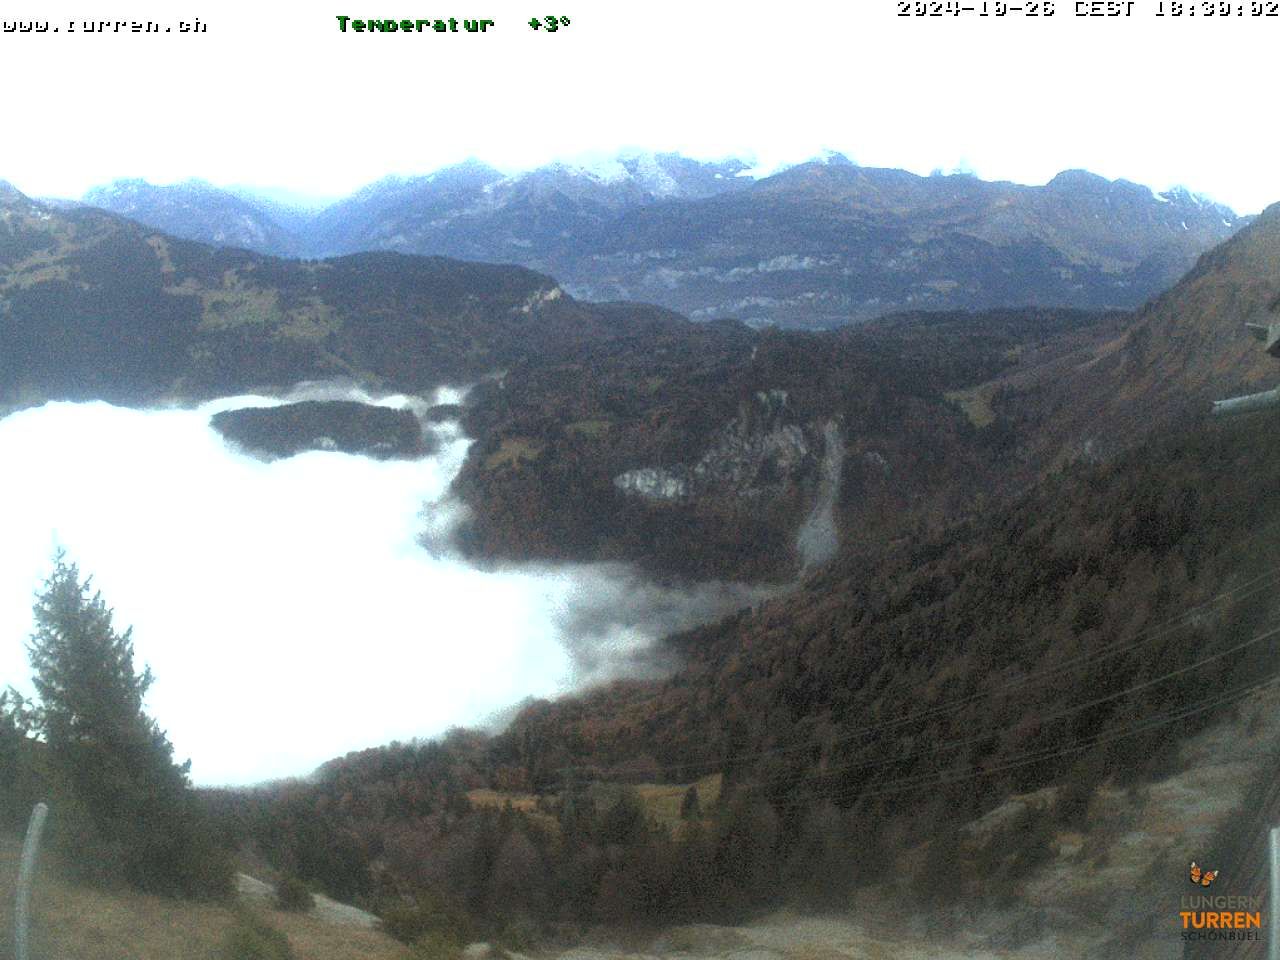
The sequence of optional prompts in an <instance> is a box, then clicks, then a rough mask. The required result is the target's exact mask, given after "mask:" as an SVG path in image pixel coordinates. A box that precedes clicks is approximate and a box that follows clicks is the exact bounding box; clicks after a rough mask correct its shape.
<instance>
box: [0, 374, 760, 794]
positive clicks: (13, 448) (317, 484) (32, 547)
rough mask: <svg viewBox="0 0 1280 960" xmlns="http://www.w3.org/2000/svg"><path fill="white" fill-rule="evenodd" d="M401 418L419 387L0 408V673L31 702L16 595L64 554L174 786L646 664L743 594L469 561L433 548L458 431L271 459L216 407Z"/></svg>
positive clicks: (248, 778) (453, 518)
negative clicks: (229, 433) (120, 648)
mask: <svg viewBox="0 0 1280 960" xmlns="http://www.w3.org/2000/svg"><path fill="white" fill-rule="evenodd" d="M339 397H344V398H347V399H354V400H362V401H364V402H368V403H378V404H382V405H386V406H391V407H409V408H411V409H414V410H415V412H418V413H421V412H422V411H423V410H425V409H426V408H427V407H429V406H430V405H431V404H432V403H453V402H457V401H458V400H459V399H460V398H461V391H458V390H451V389H441V390H440V391H438V392H437V394H436V396H435V397H433V398H430V399H424V398H414V397H406V396H386V397H379V398H373V397H370V396H369V395H367V394H365V393H363V392H361V391H360V390H357V389H354V388H351V387H345V386H336V385H321V384H312V385H303V386H301V387H299V388H297V389H295V390H294V391H293V392H292V393H290V394H288V395H287V396H284V397H266V396H242V397H232V398H224V399H220V400H217V401H214V402H211V403H207V404H204V405H203V406H200V407H198V408H195V409H157V410H131V409H125V408H120V407H114V406H110V405H108V404H105V403H74V404H73V403H50V404H46V405H45V406H43V407H39V408H34V409H29V410H24V411H20V412H18V413H13V414H10V415H9V416H7V417H4V418H3V419H0V463H3V464H4V473H5V482H4V494H3V496H2V497H0V531H2V535H0V686H3V685H4V684H12V685H14V686H15V687H17V688H18V689H19V690H21V691H23V692H25V693H30V692H31V691H32V689H33V688H32V686H31V683H30V667H29V664H28V662H27V656H26V642H27V640H28V638H29V637H30V634H31V630H32V617H31V605H32V600H33V598H34V596H35V594H36V592H37V591H38V589H39V587H40V585H41V583H42V582H43V580H44V578H45V577H47V576H48V574H49V571H50V569H51V566H52V557H53V555H54V552H55V550H57V549H59V548H63V549H65V550H66V552H67V558H68V560H70V561H72V562H74V563H76V564H78V565H79V567H80V570H81V573H82V574H86V575H92V577H93V585H94V587H95V588H96V589H98V590H100V591H101V592H102V596H103V599H104V600H105V601H106V603H107V604H108V606H110V607H112V608H113V609H114V611H115V623H116V627H117V629H119V630H123V629H124V628H126V627H129V626H132V627H133V641H134V651H135V665H136V667H137V668H138V669H139V670H141V668H142V666H143V665H144V664H149V665H150V666H151V668H152V670H153V672H154V674H155V678H156V679H155V683H154V685H153V686H152V688H151V692H150V694H149V696H148V699H147V709H148V711H149V712H150V713H151V715H152V716H154V717H155V718H156V719H157V720H158V721H159V723H160V725H161V726H162V727H163V728H164V729H165V730H167V731H168V734H169V737H170V739H171V740H172V741H173V743H174V746H175V751H176V756H177V758H178V759H179V760H183V759H186V758H190V759H191V761H192V767H191V773H192V778H193V780H194V781H195V782H196V783H197V784H203V785H212V784H246V783H253V782H258V781H261V780H264V779H270V778H276V777H282V776H295V775H305V774H307V773H309V772H310V771H311V770H313V769H314V768H315V767H316V766H317V765H318V764H320V763H322V762H324V761H325V760H328V759H331V758H333V757H335V756H341V755H342V754H344V753H346V752H348V751H350V750H355V749H360V748H364V747H369V746H376V745H378V744H383V743H387V742H389V741H391V740H393V739H399V740H406V739H409V738H411V737H424V736H431V735H433V734H437V733H440V732H443V731H444V730H446V729H448V728H449V727H450V726H454V725H468V724H471V725H475V724H483V723H486V722H487V721H489V720H491V719H492V718H493V717H495V716H499V715H502V714H503V713H504V712H505V711H510V709H511V708H512V707H513V706H514V705H516V704H518V703H519V702H520V701H522V700H524V699H525V698H528V697H552V696H556V695H559V694H563V693H566V692H569V691H571V690H574V689H579V688H581V687H582V686H583V685H585V684H589V683H594V682H599V681H601V680H605V679H609V678H611V677H616V676H619V675H629V674H635V673H637V672H645V671H652V670H655V669H662V666H663V665H662V664H661V663H660V662H658V659H657V657H656V656H655V655H654V654H653V648H654V642H655V640H657V639H658V638H659V637H661V636H662V635H663V634H665V633H668V632H670V631H672V630H674V629H679V628H683V627H687V626H691V625H693V624H695V623H697V622H701V621H706V620H708V619H712V618H714V617H716V616H718V615H720V614H722V613H724V612H727V611H729V610H732V609H735V608H738V607H741V606H744V605H747V604H750V603H754V602H757V601H759V600H760V599H762V598H763V597H765V596H766V595H767V593H768V591H767V590H765V589H764V588H755V587H747V586H744V585H736V584H707V585H705V586H703V587H700V588H698V589H696V590H692V591H675V590H670V589H664V588H659V587H657V586H654V585H652V584H650V583H648V582H647V581H645V580H643V579H642V578H641V577H639V576H638V575H637V574H635V573H634V572H633V571H631V570H629V569H627V568H623V567H620V566H601V565H576V566H555V567H549V566H544V567H522V568H509V569H498V570H480V569H477V568H475V567H473V566H470V565H469V564H467V563H466V562H465V561H464V560H462V559H461V558H460V557H459V556H458V555H457V554H456V552H454V551H453V549H452V548H451V547H450V536H449V535H450V531H451V530H452V528H453V527H454V525H456V523H457V522H458V521H459V520H460V518H461V516H462V510H463V508H462V507H461V506H460V505H459V504H457V503H456V502H454V501H452V500H451V498H450V496H449V493H448V491H449V485H450V483H451V482H452V480H453V478H454V477H455V476H456V474H457V473H458V470H459V469H460V468H461V466H462V463H463V460H464V458H465V457H466V452H467V447H468V445H469V442H470V441H469V440H468V439H467V438H466V437H464V436H463V435H462V433H461V431H460V428H459V427H458V425H457V424H454V423H444V424H433V425H431V426H429V427H426V428H425V429H428V430H431V431H433V432H435V433H436V434H437V438H438V439H439V441H440V444H439V449H438V452H437V453H436V454H434V455H432V456H430V457H427V458H424V459H421V460H413V461H403V460H400V461H396V460H393V461H375V460H371V459H367V458H364V457H360V456H350V455H346V454H342V453H333V452H314V453H306V454H302V455H300V456H295V457H291V458H288V459H283V460H277V461H274V462H264V461H262V460H259V459H255V458H253V457H251V456H249V455H247V454H245V453H243V452H241V451H239V450H237V449H235V448H233V447H232V446H230V445H228V444H227V443H226V442H225V441H224V440H223V439H222V438H221V437H220V436H219V435H218V434H217V433H216V432H215V431H214V430H213V429H212V428H211V427H210V426H209V418H210V417H211V416H212V415H213V414H214V413H217V412H218V411H221V410H227V409H233V408H238V407H249V406H272V405H276V404H280V403H283V402H287V401H292V400H300V399H317V398H323V399H336V398H339Z"/></svg>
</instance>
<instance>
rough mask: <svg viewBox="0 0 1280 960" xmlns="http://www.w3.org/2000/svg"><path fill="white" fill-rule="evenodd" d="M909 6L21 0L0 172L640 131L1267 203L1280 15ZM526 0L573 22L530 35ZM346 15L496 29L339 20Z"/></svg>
mask: <svg viewBox="0 0 1280 960" xmlns="http://www.w3.org/2000/svg"><path fill="white" fill-rule="evenodd" d="M970 2H971V3H972V4H973V5H975V6H979V7H980V6H981V0H970ZM899 6H900V4H899V3H898V2H896V0H858V2H856V3H842V4H835V3H830V2H826V0H824V2H809V0H792V2H789V3H786V4H769V5H764V4H753V3H743V2H735V3H727V2H714V0H702V2H698V3H691V2H688V0H681V2H678V3H671V2H664V0H656V2H645V3H612V4H604V3H599V2H592V3H589V4H583V3H580V2H578V0H524V2H512V0H473V2H454V3H422V2H418V0H378V2H377V3H368V2H365V3H361V4H353V5H350V6H346V5H344V4H342V3H338V4H320V5H317V4H316V3H314V2H310V0H309V2H305V3H304V2H294V0H289V2H283V3H279V2H277V3H252V4H251V3H245V2H220V3H218V4H213V3H208V2H200V0H197V2H195V3H184V4H173V3H170V2H167V0H166V2H162V3H157V2H153V0H122V2H121V3H117V4H115V5H114V6H113V7H112V10H111V14H113V15H116V16H122V17H125V16H127V17H129V18H131V19H137V20H145V19H147V18H150V19H153V20H155V21H159V22H162V23H163V24H164V25H167V26H174V27H175V28H176V26H177V21H178V18H179V16H180V15H185V16H186V17H187V18H188V20H189V21H190V20H192V19H194V17H196V16H199V17H201V18H203V19H204V20H205V21H206V22H207V24H208V32H207V33H202V34H180V33H177V32H176V30H175V32H174V33H172V34H152V35H146V34H141V35H131V34H105V35H104V34H94V35H87V34H84V33H83V32H82V30H83V23H82V21H83V19H84V18H86V17H90V18H95V19H96V18H98V17H101V16H103V15H104V13H103V11H104V10H105V9H106V8H104V7H103V5H102V4H100V3H94V4H88V3H83V2H65V0H54V2H49V0H41V2H39V3H37V2H35V0H17V2H16V3H10V4H6V5H5V11H4V14H3V17H4V18H5V24H6V26H8V25H12V24H13V22H14V21H15V20H23V19H26V20H32V19H36V18H39V19H40V20H41V21H44V20H47V21H49V22H50V24H51V26H54V27H59V29H60V32H59V33H57V34H54V33H52V32H50V33H47V34H34V33H28V34H22V33H0V88H3V89H4V90H5V97H4V100H5V104H4V119H3V123H2V124H0V178H4V179H8V180H11V181H12V182H13V183H14V184H15V185H16V186H18V187H19V188H20V189H22V190H24V191H26V192H28V193H32V194H36V195H60V196H76V195H79V194H80V193H81V192H82V191H83V190H84V189H86V188H87V187H89V186H91V185H93V184H96V183H100V182H103V181H106V180H109V179H112V178H114V177H120V176H138V177H143V178H146V179H148V180H151V181H153V182H173V181H177V180H181V179H185V178H188V177H201V178H204V179H208V180H210V181H212V182H214V183H218V184H234V183H241V184H252V185H258V186H270V187H288V188H291V189H294V190H298V191H302V192H304V193H311V194H323V195H341V194H344V193H346V192H349V191H351V190H353V189H355V188H358V187H360V186H361V185H363V184H365V183H368V182H370V181H372V180H375V179H377V178H379V177H381V176H384V175H386V174H388V173H393V172H394V173H416V172H426V171H429V170H431V169H434V168H437V167H439V166H441V165H444V164H446V163H450V162H453V161H457V160H460V159H463V158H465V157H467V156H473V155H474V156H478V157H480V158H482V159H485V160H488V161H490V162H492V163H494V164H495V165H497V166H500V167H504V168H520V167H527V166H532V165H536V164H539V163H542V162H546V161H548V160H551V159H554V158H562V157H572V156H575V155H579V154H582V153H584V152H588V151H597V152H610V151H613V150H616V149H618V148H624V147H639V148H650V149H660V150H680V151H682V152H684V153H686V154H689V155H692V156H697V157H706V158H710V157H717V156H724V155H727V154H735V153H736V154H754V155H755V156H756V157H757V158H759V159H760V160H762V161H763V162H765V163H770V164H771V163H776V162H779V161H788V160H799V159H803V158H804V157H805V156H808V155H811V154H813V153H815V152H816V151H818V150H820V149H822V148H834V149H839V150H842V151H844V152H846V153H847V154H849V156H851V157H852V158H853V159H854V160H856V161H857V162H859V163H862V164H866V165H877V166H895V167H904V168H906V169H909V170H913V171H916V172H919V173H927V172H929V171H930V170H932V169H934V168H938V167H941V168H943V169H946V170H951V169H954V168H957V167H960V168H967V169H971V170H972V171H974V172H975V173H977V174H978V175H979V176H981V177H984V178H988V179H1010V180H1015V181H1018V182H1024V183H1043V182H1045V181H1046V180H1048V179H1049V178H1050V177H1052V176H1053V174H1054V173H1056V172H1057V171H1059V170H1062V169H1065V168H1071V167H1084V168H1088V169H1090V170H1093V171H1095V172H1097V173H1101V174H1103V175H1105V176H1107V177H1111V178H1115V177H1125V178H1128V179H1131V180H1135V181H1138V182H1140V183H1146V184H1148V185H1151V186H1153V187H1156V188H1158V189H1164V188H1166V187H1168V186H1170V185H1173V184H1176V183H1180V184H1185V185H1186V186H1189V187H1190V188H1191V189H1193V190H1195V191H1198V192H1201V193H1205V194H1207V195H1209V196H1211V197H1213V198H1214V199H1216V200H1219V201H1221V202H1224V203H1227V204H1229V205H1231V206H1232V207H1234V208H1236V209H1237V211H1239V212H1255V211H1257V210H1259V209H1261V208H1262V207H1264V206H1265V205H1267V204H1268V203H1270V202H1272V201H1274V200H1277V199H1280V163H1277V150H1276V147H1277V140H1278V135H1277V131H1276V125H1275V123H1274V120H1273V118H1272V116H1271V112H1270V109H1269V103H1270V97H1271V95H1270V93H1269V91H1270V90H1271V89H1272V88H1273V86H1274V71H1273V69H1271V68H1269V67H1268V64H1269V63H1273V62H1274V53H1275V50H1276V48H1277V42H1278V41H1280V18H1276V17H1272V18H1253V17H1249V16H1244V17H1240V16H1232V17H1225V18H1224V17H1205V16H1203V12H1201V14H1200V15H1198V16H1196V17H1183V18H1180V19H1178V18H1171V17H1167V16H1166V17H1163V18H1162V17H1158V16H1157V15H1156V10H1157V2H1156V0H1149V2H1135V3H1134V4H1133V5H1132V15H1131V16H1129V17H1127V18H1126V17H1121V18H1115V19H1092V18H1079V17H1076V16H1074V15H1073V10H1074V9H1075V6H1076V5H1075V4H1074V3H1063V2H1058V3H1057V4H1056V15H1055V16H1053V17H1050V18H1029V17H1026V16H1024V15H1017V14H1012V13H1011V14H1009V15H1008V16H1005V17H994V16H993V17H987V18H981V17H978V16H976V15H974V14H965V15H962V16H944V17H939V18H918V17H900V16H898V15H897V11H898V9H899ZM947 6H950V4H948V5H947ZM995 6H996V4H995V3H994V0H992V2H990V4H989V9H994V8H995ZM1168 6H1169V4H1168V2H1166V4H1165V7H1166V8H1168ZM1199 6H1200V5H1198V4H1197V7H1199ZM1249 6H1250V4H1249V2H1248V0H1245V3H1244V10H1245V12H1246V13H1247V12H1248V11H1249ZM1235 9H1236V7H1234V6H1233V7H1232V10H1233V11H1234V10H1235ZM535 13H536V14H539V15H544V14H556V15H564V16H567V17H569V18H570V20H571V24H570V26H569V27H568V28H565V29H562V30H560V31H559V32H557V33H555V34H554V35H552V34H548V33H546V32H545V31H537V32H535V31H533V30H532V29H530V27H529V26H528V25H527V22H526V21H527V20H528V18H529V17H530V16H531V15H532V14H535ZM338 14H345V15H348V16H352V17H362V18H363V17H371V16H384V17H410V18H420V17H421V18H427V17H432V16H440V17H448V16H454V17H458V18H464V17H472V18H481V17H485V18H491V19H493V20H494V21H495V25H494V27H492V28H490V29H489V30H488V31H487V32H486V33H485V34H484V35H480V34H467V33H465V32H461V31H460V32H458V33H456V34H449V33H446V34H437V33H432V32H428V33H423V34H410V35H404V34H369V33H363V34H358V33H355V32H354V31H351V30H350V29H349V30H348V32H347V33H345V34H344V33H340V32H339V30H338V22H337V15H338ZM69 21H75V22H76V30H77V32H76V33H75V34H70V33H68V32H67V31H68V22H69Z"/></svg>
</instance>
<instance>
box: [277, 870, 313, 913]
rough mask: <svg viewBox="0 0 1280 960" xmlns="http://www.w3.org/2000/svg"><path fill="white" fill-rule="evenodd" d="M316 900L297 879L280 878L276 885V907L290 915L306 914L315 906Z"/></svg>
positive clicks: (290, 877)
mask: <svg viewBox="0 0 1280 960" xmlns="http://www.w3.org/2000/svg"><path fill="white" fill-rule="evenodd" d="M315 903H316V898H315V897H313V896H312V895H311V891H310V890H308V889H307V885H306V884H305V883H303V882H302V881H301V880H299V879H298V878H297V877H292V876H289V877H282V878H281V879H280V882H279V883H277V884H276V907H277V908H279V909H281V910H288V911H289V912H291V913H306V912H307V911H309V910H310V909H311V908H312V907H313V906H315Z"/></svg>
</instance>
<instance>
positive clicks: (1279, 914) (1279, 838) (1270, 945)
mask: <svg viewBox="0 0 1280 960" xmlns="http://www.w3.org/2000/svg"><path fill="white" fill-rule="evenodd" d="M1270 840H1271V844H1270V846H1271V851H1270V853H1271V917H1270V920H1271V931H1270V936H1268V938H1267V940H1268V942H1267V957H1268V960H1280V827H1272V828H1271V833H1270ZM19 960H21V958H19Z"/></svg>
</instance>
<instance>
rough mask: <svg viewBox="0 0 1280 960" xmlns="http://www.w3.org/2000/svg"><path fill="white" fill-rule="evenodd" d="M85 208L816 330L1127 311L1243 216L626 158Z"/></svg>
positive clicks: (1121, 199)
mask: <svg viewBox="0 0 1280 960" xmlns="http://www.w3.org/2000/svg"><path fill="white" fill-rule="evenodd" d="M85 202H86V203H89V204H91V205H94V206H99V207H102V208H104V209H108V210H110V211H112V212H115V213H119V214H121V215H124V216H127V217H130V218H132V219H136V220H138V221H140V222H142V223H144V224H146V225H148V226H152V227H155V228H157V229H161V230H164V231H166V232H168V233H172V234H173V235H175V236H181V237H184V238H187V239H193V240H197V241H200V242H204V243H212V244H215V245H221V246H239V247H244V248H245V249H250V250H254V251H256V252H260V253H268V254H272V255H276V256H286V257H299V256H305V257H327V256H334V255H341V254H346V253H356V252H365V251H373V250H387V251H395V252H401V253H416V254H424V255H441V256H450V257H457V258H460V259H467V260H479V261H484V262H491V263H514V264H518V265H521V266H525V267H528V268H530V269H533V270H537V271H539V272H545V273H550V274H552V275H553V276H555V277H557V279H559V280H560V281H561V283H562V284H563V285H564V287H565V290H566V291H567V292H570V293H572V294H573V295H575V296H577V297H579V298H583V299H592V300H615V299H623V300H637V301H645V302H651V303H657V304H660V305H662V306H665V307H667V308H669V309H673V310H677V311H680V312H682V313H685V314H687V315H688V316H690V317H692V318H694V319H702V320H705V319H716V318H724V317H733V318H735V319H742V320H744V321H747V322H749V323H754V324H779V325H783V326H798V327H828V326H835V325H839V324H841V323H845V322H851V321H853V322H857V321H863V320H867V319H871V318H873V317H876V316H881V315H884V314H888V313H893V312H896V311H900V310H904V309H906V310H915V309H938V310H950V309H989V308H1002V307H1021V306H1030V305H1035V306H1048V307H1075V308H1134V307H1137V306H1140V305H1141V304H1142V303H1144V302H1145V301H1146V300H1148V299H1149V298H1150V297H1152V296H1155V295H1157V294H1159V293H1160V292H1161V291H1163V290H1165V289H1167V288H1168V287H1170V286H1171V285H1172V284H1173V283H1174V282H1175V281H1176V280H1177V279H1178V278H1179V277H1180V276H1181V275H1182V274H1183V273H1185V272H1186V271H1187V270H1188V269H1190V268H1191V266H1192V265H1193V264H1194V263H1195V260H1196V257H1198V256H1199V255H1200V254H1201V253H1203V252H1204V251H1205V250H1207V249H1209V248H1210V247H1212V246H1213V245H1215V244H1217V243H1220V242H1221V241H1223V240H1225V239H1226V238H1228V237H1229V236H1231V235H1232V234H1233V233H1235V231H1236V230H1238V229H1239V228H1240V227H1241V226H1243V225H1244V224H1245V223H1247V222H1248V221H1249V219H1250V218H1247V217H1239V216H1237V215H1236V214H1235V212H1234V211H1232V210H1230V209H1229V208H1227V207H1224V206H1222V205H1220V204H1215V203H1212V202H1210V201H1207V200H1204V199H1203V198H1200V197H1198V196H1197V195H1195V194H1193V193H1191V192H1190V191H1187V190H1184V189H1176V190H1171V191H1168V192H1166V193H1163V194H1156V193H1154V192H1152V191H1151V190H1150V189H1148V188H1147V187H1144V186H1140V185H1138V184H1135V183H1130V182H1128V181H1125V180H1115V181H1111V180H1106V179H1104V178H1103V177H1099V176H1097V175H1095V174H1091V173H1088V172H1086V171H1082V170H1068V171H1064V172H1063V173H1060V174H1059V175H1058V176H1057V177H1055V178H1054V179H1053V180H1051V181H1050V182H1049V183H1047V184H1045V185H1044V186H1023V185H1019V184H1014V183H1008V182H988V181H983V180H979V179H977V178H976V177H973V176H969V175H963V174H957V175H950V176H940V175H935V176H928V177H921V176H917V175H916V174H913V173H909V172H907V171H904V170H892V169H884V168H873V167H861V166H858V165H856V164H854V163H852V162H851V161H849V160H848V159H847V158H846V157H844V156H842V155H840V154H828V155H826V156H824V157H822V158H821V159H818V160H814V161H810V162H808V163H802V164H799V165H797V166H794V167H790V168H787V169H783V170H781V171H780V172H777V173H774V174H773V175H771V176H767V177H763V178H762V179H756V178H755V175H754V173H753V170H752V169H751V168H750V167H749V166H748V164H747V163H746V162H745V161H742V160H727V161H720V162H711V163H707V162H702V161H695V160H691V159H689V158H686V157H683V156H680V155H678V154H672V153H666V154H622V155H619V156H618V157H615V158H612V159H609V160H606V161H602V162H599V163H596V164H593V165H591V166H575V165H571V164H565V163H555V164H551V165H548V166H544V167H540V168H538V169H536V170H533V171H529V172H527V173H521V174H517V175H514V176H506V175H504V174H503V173H502V172H500V171H499V170H497V169H495V168H493V167H491V166H489V165H487V164H484V163H481V162H479V161H476V160H469V161H466V162H464V163H460V164H456V165H454V166H450V167H446V168H443V169H441V170H437V171H435V172H434V173H431V174H429V175H426V176H415V177H389V178H386V179H383V180H380V181H378V182H376V183H373V184H370V185H369V186H367V187H365V188H363V189H362V190H360V191H358V192H357V193H355V194H353V195H351V196H349V197H347V198H345V199H343V200H340V201H338V202H336V203H334V204H331V205H330V206H328V207H326V208H324V209H322V210H319V211H303V210H296V209H290V208H288V207H287V206H286V205H283V204H280V203H278V202H276V201H273V200H267V199H265V198H255V197H254V196H253V195H252V194H251V193H249V192H246V191H244V190H237V191H235V192H231V191H222V190H219V189H218V188H215V187H211V186H210V185H208V184H204V183H200V182H198V181H192V182H188V183H185V184H177V185H175V186H171V187H153V186H150V185H148V184H145V183H143V182H141V181H136V180H130V181H118V182H117V183H115V184H112V185H110V186H108V187H100V188H95V189H94V190H92V191H90V192H89V193H88V194H86V195H85Z"/></svg>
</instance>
